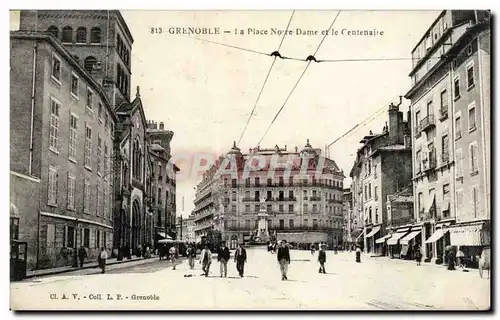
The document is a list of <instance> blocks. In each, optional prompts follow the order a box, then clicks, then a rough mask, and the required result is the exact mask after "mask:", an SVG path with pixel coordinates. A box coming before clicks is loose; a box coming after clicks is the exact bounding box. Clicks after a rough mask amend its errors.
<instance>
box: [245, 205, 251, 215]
mask: <svg viewBox="0 0 500 320" xmlns="http://www.w3.org/2000/svg"><path fill="white" fill-rule="evenodd" d="M245 213H250V205H249V204H247V205H245Z"/></svg>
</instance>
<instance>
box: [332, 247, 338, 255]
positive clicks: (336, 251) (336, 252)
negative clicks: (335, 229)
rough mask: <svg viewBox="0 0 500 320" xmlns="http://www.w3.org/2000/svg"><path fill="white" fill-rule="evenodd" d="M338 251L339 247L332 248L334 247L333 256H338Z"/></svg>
mask: <svg viewBox="0 0 500 320" xmlns="http://www.w3.org/2000/svg"><path fill="white" fill-rule="evenodd" d="M338 251H339V247H337V246H334V247H333V252H334V253H335V254H338V253H339V252H338Z"/></svg>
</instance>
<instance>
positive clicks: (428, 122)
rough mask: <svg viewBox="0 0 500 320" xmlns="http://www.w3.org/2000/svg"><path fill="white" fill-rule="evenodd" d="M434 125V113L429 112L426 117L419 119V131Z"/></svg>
mask: <svg viewBox="0 0 500 320" xmlns="http://www.w3.org/2000/svg"><path fill="white" fill-rule="evenodd" d="M435 126H436V122H435V120H434V115H433V114H430V115H428V116H427V117H425V118H423V119H422V120H420V131H427V130H430V129H431V128H434V127H435Z"/></svg>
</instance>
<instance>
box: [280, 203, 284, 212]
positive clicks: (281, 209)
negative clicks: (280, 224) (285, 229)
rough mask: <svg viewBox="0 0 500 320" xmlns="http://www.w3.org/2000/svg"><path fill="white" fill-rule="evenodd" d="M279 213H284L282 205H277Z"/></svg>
mask: <svg viewBox="0 0 500 320" xmlns="http://www.w3.org/2000/svg"><path fill="white" fill-rule="evenodd" d="M279 212H284V208H283V205H282V204H280V205H279Z"/></svg>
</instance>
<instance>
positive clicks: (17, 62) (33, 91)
mask: <svg viewBox="0 0 500 320" xmlns="http://www.w3.org/2000/svg"><path fill="white" fill-rule="evenodd" d="M31 96H32V97H33V99H32V98H31ZM10 99H11V107H10V112H11V119H10V120H11V126H10V136H11V141H10V146H11V150H10V159H11V172H12V174H11V186H12V188H11V199H12V201H13V202H15V203H14V205H15V206H16V207H17V208H18V209H20V214H21V216H22V218H21V219H20V220H19V222H18V223H19V240H22V239H26V241H27V242H28V268H45V267H53V266H64V265H72V264H74V263H75V261H76V260H75V257H76V255H75V252H76V250H77V249H79V248H81V247H83V248H85V249H86V251H87V255H88V257H89V259H94V258H96V256H97V254H98V252H99V251H100V247H101V246H105V247H110V245H111V244H112V241H113V227H112V226H113V221H112V211H111V210H112V207H111V205H110V204H111V203H112V201H113V200H112V199H113V193H112V188H113V179H112V174H111V173H112V169H111V168H112V161H111V159H112V152H113V135H114V127H115V122H116V121H117V116H116V113H115V112H114V110H113V107H112V104H111V102H110V100H109V99H108V96H107V95H106V93H105V92H104V90H103V89H102V87H101V86H100V85H99V83H97V81H96V80H95V79H94V78H93V77H92V76H91V74H90V73H89V72H88V71H87V70H86V69H85V68H84V67H83V66H82V65H81V64H79V63H78V61H77V60H76V59H75V58H74V57H73V55H72V54H71V53H70V52H69V51H68V50H67V48H66V47H64V46H63V45H61V43H60V42H59V41H57V40H56V39H55V38H54V37H52V36H50V35H48V34H40V33H33V32H26V31H16V32H13V33H11V95H10ZM35 132H36V133H37V134H35ZM34 188H38V189H39V190H38V191H34V190H33V189H34ZM29 191H34V192H33V195H34V196H35V199H36V200H35V201H33V200H34V199H33V198H32V196H31V194H28V193H26V192H29ZM27 206H28V207H29V208H28V207H27ZM35 239H36V240H37V241H36V242H34V241H33V240H35Z"/></svg>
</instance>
